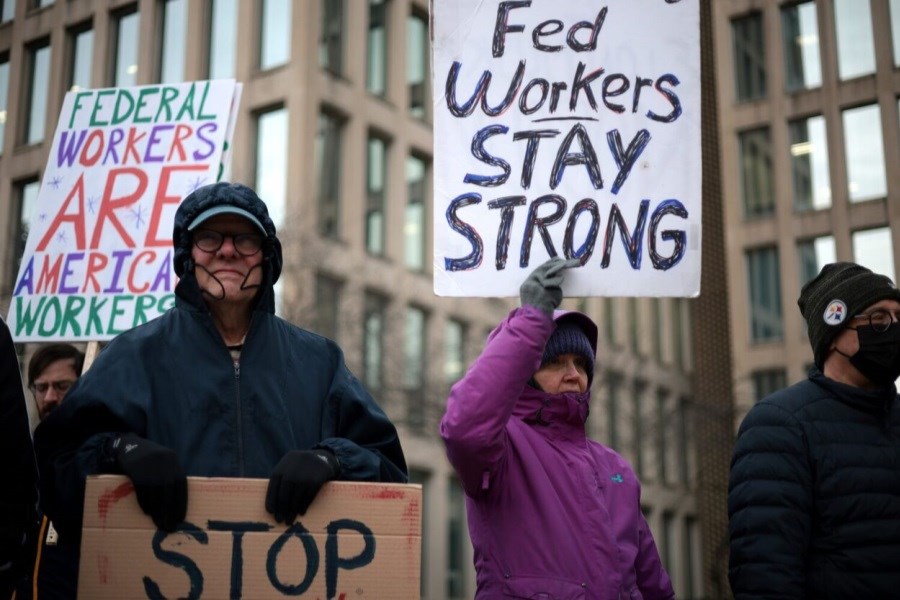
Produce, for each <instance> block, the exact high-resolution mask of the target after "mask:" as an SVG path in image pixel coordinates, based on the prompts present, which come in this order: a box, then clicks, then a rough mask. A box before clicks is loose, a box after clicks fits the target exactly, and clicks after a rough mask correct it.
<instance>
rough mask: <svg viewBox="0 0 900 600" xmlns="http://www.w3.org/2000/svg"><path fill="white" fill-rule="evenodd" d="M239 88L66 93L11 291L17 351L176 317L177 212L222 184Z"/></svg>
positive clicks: (220, 83) (214, 85)
mask: <svg viewBox="0 0 900 600" xmlns="http://www.w3.org/2000/svg"><path fill="white" fill-rule="evenodd" d="M240 89H241V87H240V84H238V83H236V82H235V81H234V80H216V81H195V82H187V83H179V84H160V85H150V86H142V87H134V88H110V89H97V90H80V91H72V92H69V93H68V94H66V97H65V100H64V102H63V106H62V110H61V111H60V117H59V123H58V124H57V127H56V134H55V136H54V138H53V144H52V146H51V148H50V157H49V159H48V161H47V168H46V170H45V171H44V177H43V181H42V183H41V188H40V191H39V193H38V197H37V200H36V202H35V207H34V210H33V213H32V214H31V218H30V228H29V232H28V240H27V242H26V245H25V252H24V255H23V256H22V262H21V266H20V268H19V273H18V276H17V278H16V281H15V284H14V286H13V298H12V302H11V305H10V312H9V319H8V321H9V324H10V328H11V329H12V333H13V337H14V338H15V339H16V340H17V341H19V342H23V341H50V340H70V341H89V340H107V339H111V338H113V337H115V336H116V335H117V334H119V333H121V332H122V331H125V330H127V329H130V328H132V327H134V326H135V325H139V324H141V323H145V322H147V321H148V320H150V319H153V318H154V317H157V316H159V315H160V314H162V313H163V312H165V310H167V309H168V308H169V307H171V306H172V304H173V303H174V299H175V295H174V288H175V282H176V277H175V273H174V271H173V269H172V239H171V236H172V223H173V219H174V215H175V210H176V209H177V207H178V204H179V203H180V202H181V200H182V198H184V196H186V195H188V194H189V193H190V192H192V191H193V190H195V189H196V188H198V187H200V186H203V185H207V184H210V183H214V182H215V181H217V180H218V178H219V177H220V176H221V174H222V172H223V170H224V168H225V165H224V164H223V152H224V151H225V148H226V145H227V144H228V143H230V136H231V135H232V133H233V131H234V120H235V115H236V110H237V101H238V99H239V98H240Z"/></svg>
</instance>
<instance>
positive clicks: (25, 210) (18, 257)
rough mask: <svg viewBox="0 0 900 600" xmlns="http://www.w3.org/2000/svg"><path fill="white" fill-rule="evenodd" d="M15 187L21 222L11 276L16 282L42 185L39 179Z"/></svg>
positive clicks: (14, 250)
mask: <svg viewBox="0 0 900 600" xmlns="http://www.w3.org/2000/svg"><path fill="white" fill-rule="evenodd" d="M13 187H14V189H15V193H16V197H17V199H18V201H19V202H18V204H19V221H18V223H17V224H16V225H17V227H16V235H15V237H14V238H13V240H14V241H13V257H14V260H13V263H12V265H11V266H12V273H11V274H10V275H11V277H12V279H13V280H15V278H16V277H17V276H18V273H19V265H20V264H21V262H22V254H24V253H25V241H26V240H27V239H28V230H29V229H30V227H31V217H32V212H34V206H35V204H37V198H38V191H39V190H40V189H41V185H40V183H39V182H38V180H37V179H31V180H27V181H20V182H17V183H15V184H13Z"/></svg>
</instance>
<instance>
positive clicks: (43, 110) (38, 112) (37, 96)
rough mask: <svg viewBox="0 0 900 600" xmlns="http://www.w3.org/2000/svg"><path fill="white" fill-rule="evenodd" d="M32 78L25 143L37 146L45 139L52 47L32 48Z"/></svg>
mask: <svg viewBox="0 0 900 600" xmlns="http://www.w3.org/2000/svg"><path fill="white" fill-rule="evenodd" d="M28 53H29V60H30V63H31V77H30V79H29V81H28V120H27V121H26V127H27V129H26V130H25V143H26V144H35V143H37V142H40V141H42V140H43V139H44V131H45V126H46V121H47V96H48V95H49V91H48V86H49V85H50V46H49V44H48V45H45V46H42V47H39V48H30V49H29V51H28Z"/></svg>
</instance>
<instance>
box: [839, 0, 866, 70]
mask: <svg viewBox="0 0 900 600" xmlns="http://www.w3.org/2000/svg"><path fill="white" fill-rule="evenodd" d="M834 26H835V32H836V34H837V50H838V75H839V76H840V78H841V79H851V78H853V77H859V76H860V75H866V74H868V73H874V72H875V42H874V40H873V39H872V9H871V6H870V5H869V0H834Z"/></svg>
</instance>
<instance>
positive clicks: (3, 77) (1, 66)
mask: <svg viewBox="0 0 900 600" xmlns="http://www.w3.org/2000/svg"><path fill="white" fill-rule="evenodd" d="M8 116H9V55H7V54H4V55H0V154H3V140H5V139H6V119H7V117H8Z"/></svg>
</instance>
